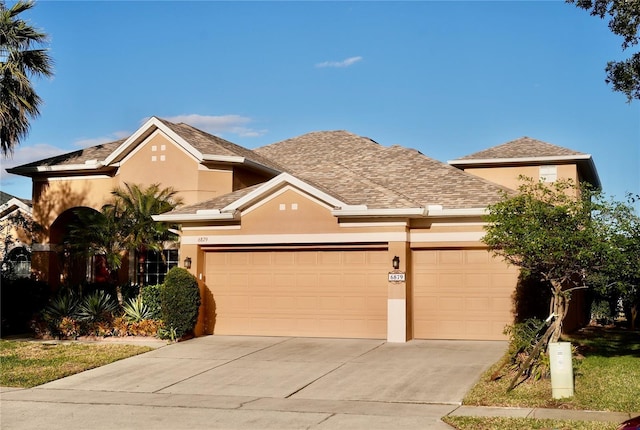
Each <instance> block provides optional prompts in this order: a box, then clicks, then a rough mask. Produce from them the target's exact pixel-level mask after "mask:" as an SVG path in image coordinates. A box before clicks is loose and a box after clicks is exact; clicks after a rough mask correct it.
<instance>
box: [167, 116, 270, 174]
mask: <svg viewBox="0 0 640 430" xmlns="http://www.w3.org/2000/svg"><path fill="white" fill-rule="evenodd" d="M158 119H159V120H160V121H161V122H162V123H163V124H164V125H166V126H167V127H169V128H170V129H171V130H173V131H174V132H175V133H176V134H177V135H178V136H180V137H182V138H183V139H184V140H186V141H187V142H188V143H189V144H190V145H191V146H193V147H194V148H195V149H197V150H198V151H200V152H201V153H202V154H212V155H231V156H239V157H244V158H246V159H248V160H251V161H253V162H255V163H258V164H261V165H263V166H265V167H269V168H272V169H274V170H278V171H282V166H279V165H278V164H277V163H274V162H273V161H272V160H270V159H268V158H265V157H263V156H261V155H260V154H257V153H256V152H254V151H252V150H250V149H247V148H244V147H242V146H240V145H236V144H235V143H232V142H229V141H228V140H225V139H223V138H221V137H218V136H214V135H212V134H209V133H206V132H204V131H202V130H199V129H197V128H195V127H192V126H190V125H189V124H185V123H182V122H181V123H179V124H174V123H172V122H169V121H167V120H164V119H161V118H158Z"/></svg>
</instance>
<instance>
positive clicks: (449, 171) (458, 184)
mask: <svg viewBox="0 0 640 430" xmlns="http://www.w3.org/2000/svg"><path fill="white" fill-rule="evenodd" d="M255 152H258V153H260V154H263V155H266V156H269V157H274V158H275V159H276V160H277V161H278V162H279V163H281V164H283V165H284V166H286V168H287V169H288V170H290V171H292V173H293V174H295V175H296V176H297V177H299V178H300V179H303V180H305V179H310V180H312V181H313V182H315V183H317V184H321V185H322V186H323V187H325V188H326V189H329V190H331V192H332V193H333V194H334V195H336V196H337V197H338V198H340V199H341V200H342V201H344V202H345V203H349V204H365V205H367V206H368V207H369V208H403V207H404V208H407V207H425V206H428V205H442V206H443V207H445V208H472V207H484V206H486V205H487V204H490V203H495V202H496V201H498V199H499V198H500V193H501V191H505V190H507V189H506V188H504V187H501V186H499V185H496V184H494V183H492V182H489V181H486V180H483V179H481V178H478V177H476V176H472V175H470V174H467V173H464V172H463V171H461V170H459V169H456V168H455V167H452V166H449V165H447V164H444V163H441V162H439V161H436V160H433V159H431V158H429V157H426V156H424V155H423V154H421V153H420V152H419V151H416V150H413V149H407V148H404V147H401V146H392V147H384V146H382V145H379V144H378V143H376V142H375V141H373V140H371V139H368V138H365V137H361V136H358V135H355V134H353V133H349V132H347V131H326V132H313V133H308V134H305V135H302V136H298V137H295V138H292V139H287V140H284V141H282V142H278V143H274V144H271V145H268V146H265V147H262V148H258V149H256V150H255Z"/></svg>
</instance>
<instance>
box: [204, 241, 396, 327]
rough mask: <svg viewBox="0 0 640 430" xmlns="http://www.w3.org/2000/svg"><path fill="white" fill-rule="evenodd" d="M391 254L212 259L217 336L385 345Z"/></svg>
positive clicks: (211, 255)
mask: <svg viewBox="0 0 640 430" xmlns="http://www.w3.org/2000/svg"><path fill="white" fill-rule="evenodd" d="M387 260H388V258H387V252H386V250H371V249H364V250H362V249H358V250H308V251H307V250H302V251H301V250H267V251H256V250H243V251H215V252H207V254H206V272H205V273H206V284H207V286H208V288H209V289H210V291H211V294H212V296H213V302H214V306H215V309H214V310H209V312H210V313H214V314H213V315H211V314H210V315H209V317H210V318H211V319H212V320H213V321H212V323H213V324H212V325H213V332H214V333H215V334H236V335H266V336H311V337H354V338H385V337H386V335H387V332H386V327H387V272H388V271H389V267H388V266H389V261H387Z"/></svg>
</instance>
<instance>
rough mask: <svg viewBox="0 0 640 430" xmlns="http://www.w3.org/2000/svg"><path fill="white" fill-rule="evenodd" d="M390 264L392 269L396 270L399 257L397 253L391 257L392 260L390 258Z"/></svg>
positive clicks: (398, 265) (398, 264) (398, 266)
mask: <svg viewBox="0 0 640 430" xmlns="http://www.w3.org/2000/svg"><path fill="white" fill-rule="evenodd" d="M391 264H392V265H393V269H394V270H398V269H399V268H400V257H398V256H397V255H396V256H395V257H393V260H391Z"/></svg>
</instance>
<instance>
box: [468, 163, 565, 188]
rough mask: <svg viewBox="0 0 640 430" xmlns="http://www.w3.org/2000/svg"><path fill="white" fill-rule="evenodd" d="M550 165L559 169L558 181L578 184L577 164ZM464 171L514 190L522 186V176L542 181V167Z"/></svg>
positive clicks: (479, 168)
mask: <svg viewBox="0 0 640 430" xmlns="http://www.w3.org/2000/svg"><path fill="white" fill-rule="evenodd" d="M549 165H550V166H551V165H553V166H556V167H557V169H558V170H557V171H558V179H573V180H574V181H576V182H578V169H577V167H576V165H575V164H549ZM464 171H465V172H467V173H471V174H472V175H475V176H479V177H481V178H484V179H487V180H489V181H491V182H495V183H497V184H500V185H503V186H505V187H508V188H511V189H514V190H516V189H518V187H519V186H520V185H521V181H519V180H518V177H519V176H520V175H524V176H527V177H530V178H533V180H534V181H538V180H539V179H540V166H528V167H527V166H517V167H467V168H465V169H464Z"/></svg>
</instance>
